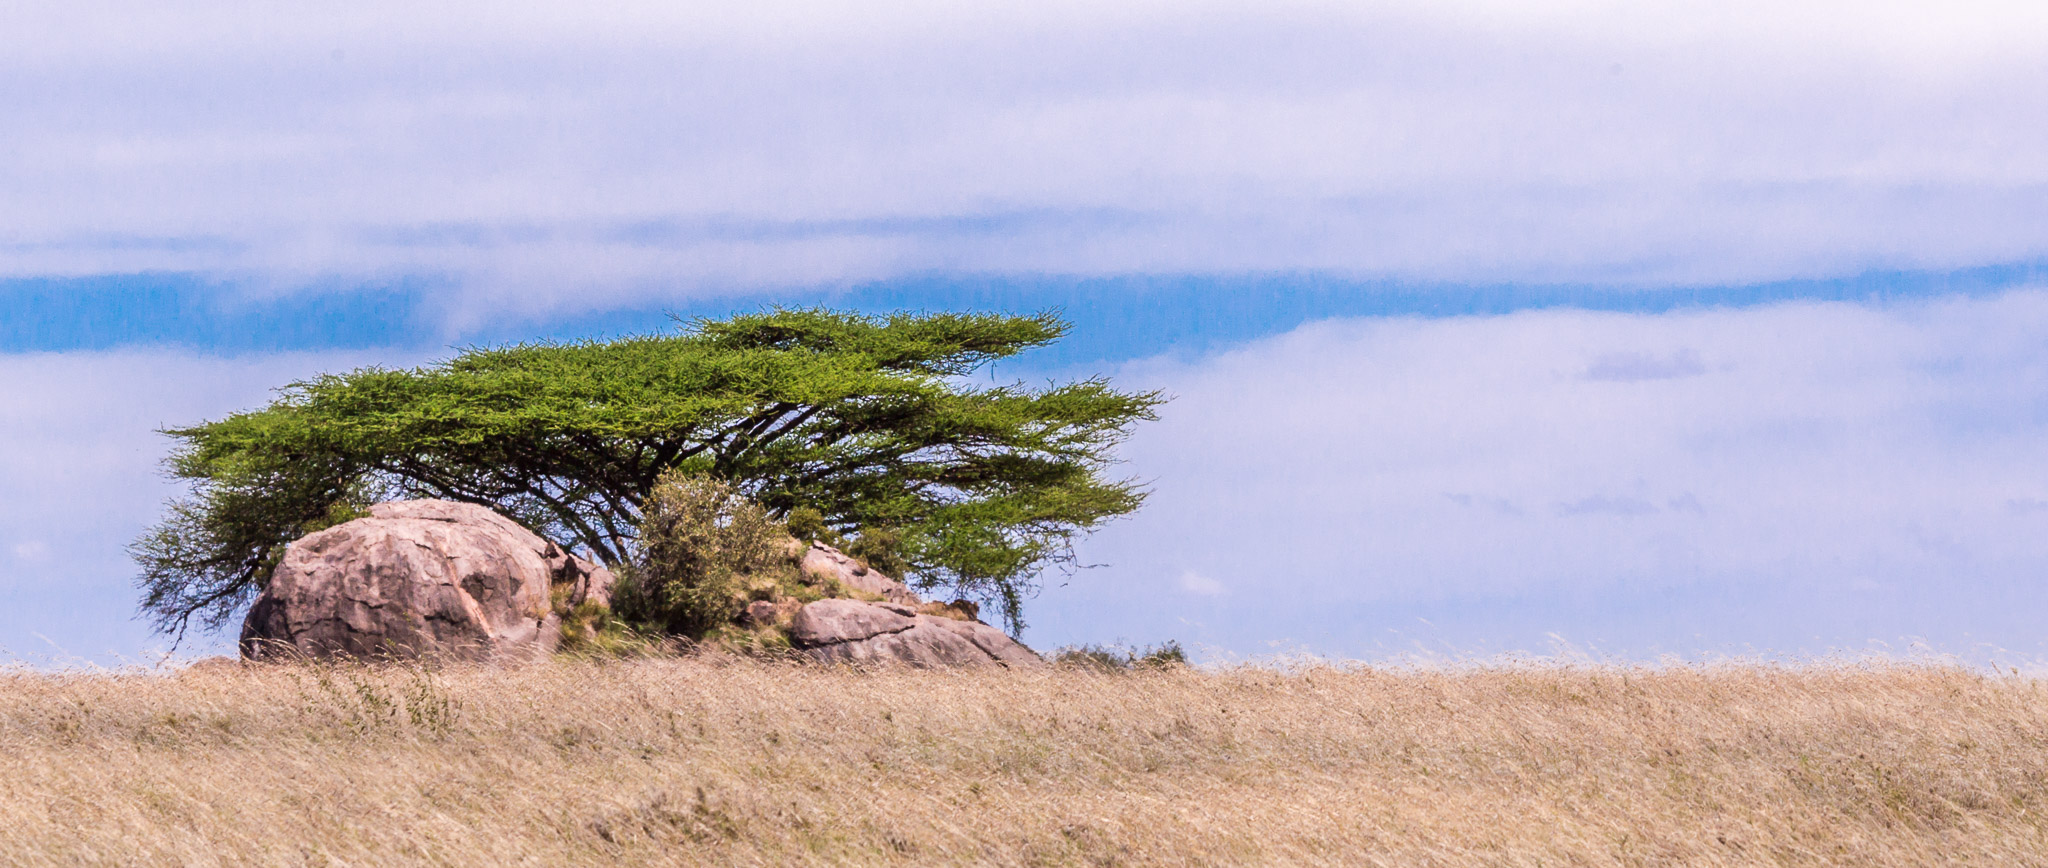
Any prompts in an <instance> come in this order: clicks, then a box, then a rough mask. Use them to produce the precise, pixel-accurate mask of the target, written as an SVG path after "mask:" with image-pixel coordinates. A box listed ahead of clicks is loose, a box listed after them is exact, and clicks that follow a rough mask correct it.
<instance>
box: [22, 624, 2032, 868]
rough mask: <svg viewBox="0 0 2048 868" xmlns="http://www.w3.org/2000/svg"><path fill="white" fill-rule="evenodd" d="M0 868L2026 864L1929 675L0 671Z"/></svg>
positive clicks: (1971, 721)
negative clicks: (85, 867) (79, 867)
mask: <svg viewBox="0 0 2048 868" xmlns="http://www.w3.org/2000/svg"><path fill="white" fill-rule="evenodd" d="M0 682H4V683H0V764H4V774H0V860H4V861H5V862H6V863H8V864H17V865H72V864H99V865H136V864H142V865H158V864H164V865H171V864H177V865H247V864H279V865H388V864H430V865H614V864H622V863H624V864H661V865H667V864H676V865H692V864H740V865H765V864H934V863H936V864H960V863H972V864H994V865H1040V864H1047V865H1060V864H1076V865H1119V864H1132V865H1138V864H1152V865H1165V864H1190V865H1203V864H1208V865H1276V864H1289V865H1295V864H1310V865H1312V864H1342V865H1376V864H1378V865H1528V866H1536V865H1823V864H1830V865H1938V864H1975V865H2044V864H2048V683H2044V682H2042V681H2039V680H2035V679H2031V678H2021V677H2009V678H2008V677H2001V676H1990V675H1984V674H1979V673H1974V672H1966V671H1963V670H1958V669H1953V668H1945V667H1936V666H1906V665H1878V666H1851V665H1817V666H1807V667H1764V666H1723V667H1708V668H1677V669H1661V670H1653V669H1632V668H1618V667H1577V668H1573V667H1544V666H1508V667H1499V668H1483V667H1473V668H1464V669H1447V670H1429V669H1373V668H1355V669H1338V668H1315V667H1295V668H1290V669H1285V670H1281V669H1275V668H1238V669H1228V670H1218V671H1203V670H1190V669H1185V668H1172V669H1164V670H1157V671H1137V672H1127V673H1118V672H1104V671H1095V670H1088V669H1075V668H1058V669H1050V670H1047V671H1043V672H1010V671H1002V670H988V671H975V672H929V671H871V672H860V671H851V670H832V669H824V668H804V667H797V666H793V665H783V664H776V663H762V662H754V661H744V660H731V659H717V658H698V659H648V660H636V661H628V662H575V661H564V662H555V663H547V664H539V665H533V666H528V667H523V668H514V669H504V668H485V667H474V668H440V669H435V668H422V667H410V668H408V667H399V666H386V667H363V666H291V665H280V666H262V667H247V668H244V667H238V666H227V665H219V666H205V667H199V668H195V669H192V670H189V671H185V672H182V673H142V672H133V673H70V674H47V673H34V672H25V671H24V672H16V673H13V674H10V675H5V676H0Z"/></svg>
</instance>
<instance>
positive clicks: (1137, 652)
mask: <svg viewBox="0 0 2048 868" xmlns="http://www.w3.org/2000/svg"><path fill="white" fill-rule="evenodd" d="M1053 663H1055V664H1057V665H1060V666H1070V667H1076V668H1082V669H1097V670H1101V671H1104V672H1130V671H1133V670H1139V669H1170V668H1173V667H1177V666H1186V665H1188V655H1187V652H1186V651H1184V650H1182V649H1181V647H1180V643H1179V642H1176V641H1172V640H1168V641H1167V642H1165V643H1163V644H1160V645H1156V646H1152V647H1149V648H1122V647H1115V646H1108V645H1076V646H1073V647H1070V648H1061V649H1060V650H1059V651H1058V652H1056V653H1055V654H1054V655H1053Z"/></svg>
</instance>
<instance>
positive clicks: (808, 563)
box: [802, 542, 922, 606]
mask: <svg viewBox="0 0 2048 868" xmlns="http://www.w3.org/2000/svg"><path fill="white" fill-rule="evenodd" d="M802 567H803V574H804V579H805V580H806V581H808V582H810V583H812V584H824V583H826V582H830V581H837V582H839V583H840V584H842V585H845V586H847V587H849V588H852V589H854V590H856V591H862V592H865V593H869V594H874V595H876V596H879V597H881V598H882V599H885V600H888V601H889V602H891V603H903V604H906V605H911V606H915V605H917V604H918V603H920V602H922V601H921V600H919V599H918V598H917V595H916V594H913V593H911V592H910V588H909V587H908V586H906V585H904V584H903V583H902V582H899V581H896V580H895V579H892V578H889V577H888V576H885V575H883V574H882V573H881V572H879V571H876V570H871V569H868V568H867V567H866V566H864V565H862V564H861V562H860V561H857V560H854V559H853V558H850V557H847V556H846V553H845V552H842V551H840V550H838V549H836V548H833V547H831V546H828V545H826V544H824V543H821V542H814V543H811V547H810V549H809V550H807V551H805V552H804V557H803V562H802Z"/></svg>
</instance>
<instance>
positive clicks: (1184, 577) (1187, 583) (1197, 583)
mask: <svg viewBox="0 0 2048 868" xmlns="http://www.w3.org/2000/svg"><path fill="white" fill-rule="evenodd" d="M1180 589H1181V590H1183V591H1186V592H1188V593H1190V594H1195V595H1198V596H1203V597H1213V596H1216V595H1217V594H1221V593H1223V583H1222V582H1219V581H1216V580H1215V579H1212V578H1209V577H1208V576H1205V575H1202V574H1201V573H1198V572H1195V571H1194V570H1188V571H1186V572H1183V573H1181V574H1180Z"/></svg>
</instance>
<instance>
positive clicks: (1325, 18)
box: [0, 0, 2048, 665]
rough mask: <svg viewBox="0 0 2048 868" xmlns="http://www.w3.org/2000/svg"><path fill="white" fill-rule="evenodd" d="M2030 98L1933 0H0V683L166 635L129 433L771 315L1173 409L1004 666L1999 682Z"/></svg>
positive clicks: (2046, 358)
mask: <svg viewBox="0 0 2048 868" xmlns="http://www.w3.org/2000/svg"><path fill="white" fill-rule="evenodd" d="M2042 80H2048V7H2044V6H2042V5H2041V4H2034V3H1995V2H1969V0H1960V2H1947V3H1940V4H1936V3H1905V2H1858V3H1848V2H1827V0H1819V2H1813V3H1805V4H1783V3H1763V2H1747V0H1725V2H1712V3H1708V2H1663V3H1649V4H1645V3H1621V2H1570V0H1535V2H1513V3H1509V2H1427V3H1423V2H1414V3H1407V2H1384V3H1358V2H1346V3H1288V2H1260V3H1212V2H1176V3H1171V4H1168V3H1144V2H1132V3H1118V4H1103V3H1061V2H1042V3H1031V4H1009V5H1000V4H954V3H890V2H880V3H877V2H864V3H819V2H796V3H778V2H763V3H753V4H738V5H734V4H717V5H714V4H679V3H658V4H657V3H606V2H595V3H578V4H535V3H518V2H510V3H507V2H498V3H490V4H484V3H463V2H455V3H446V4H429V5H424V6H423V5H421V4H396V3H386V2H377V0H367V2H351V3H346V4H342V3H318V2H311V3H293V4H277V3H264V2H246V0H244V2H232V3H229V2H204V0H202V2H195V3H184V4H175V5H172V6H166V5H164V4H153V3H140V2H136V3H123V2H109V3H95V2H80V3H72V4H29V3H14V2H5V0H0V117H6V118H7V119H8V121H7V123H5V124H0V382H4V383H5V384H6V385H5V388H4V391H0V443H5V444H6V447H7V448H6V449H5V450H0V564H4V565H5V566H6V567H8V569H7V570H6V571H5V577H4V578H0V656H9V657H12V658H14V659H21V660H29V661H39V662H44V663H54V664H56V665H66V664H70V663H84V662H101V663H104V662H112V661H134V660H142V659H147V658H148V657H149V655H151V654H153V653H156V652H159V651H161V650H163V649H164V648H165V642H164V640H163V639H162V638H161V637H156V636H152V635H151V634H150V633H149V631H148V629H147V628H146V626H145V625H143V624H142V623H141V622H138V621H136V620H135V619H134V618H133V614H134V607H135V601H136V594H135V591H134V589H133V585H132V581H133V572H134V571H133V568H132V565H131V564H130V563H129V562H128V561H127V559H126V555H125V554H124V553H123V550H122V547H123V545H124V544H125V543H126V542H127V541H128V540H130V539H132V538H134V536H135V535H136V534H138V533H140V532H141V531H142V529H143V528H145V527H147V526H148V525H149V524H150V523H151V522H152V521H153V520H154V519H155V517H156V516H157V515H158V514H159V510H160V509H161V506H162V503H163V500H164V499H165V498H166V497H169V496H172V495H174V494H175V493H176V491H177V489H176V488H175V486H173V485H172V484H171V483H170V482H169V481H167V480H165V479H164V478H162V476H161V475H160V474H159V473H158V471H157V469H156V468H157V463H158V461H159V460H160V459H161V457H162V455H163V454H164V452H165V450H166V448H167V446H168V445H169V444H168V441H167V440H165V438H163V437H161V436H160V435H157V434H156V433H154V432H155V430H156V429H158V428H160V427H163V426H166V425H177V424H185V423H190V422H194V421H199V420H203V419H212V418H218V417H220V416H222V415H224V414H227V413H231V412H234V411H236V410H242V409H250V408H254V407H257V406H261V405H262V404H263V403H264V402H266V401H267V400H268V399H269V398H270V397H271V394H272V392H271V390H273V389H274V388H276V387H278V386H280V385H282V384H284V383H286V382H289V381H291V380H292V379H295V378H299V377H303V376H307V375H310V374H313V373H317V372H321V371H336V370H346V369H350V368H353V367H357V366H362V365H369V364H382V365H410V364H418V363H422V362H426V361H431V360H435V359H441V358H446V357H448V356H450V355H451V354H453V353H454V352H456V351H457V350H458V348H460V347H464V346H474V345H487V344H492V343H503V342H510V341H525V340H543V339H574V338H584V337H605V336H616V335H623V334H636V333H646V332H650V331H657V330H661V329H665V328H669V327H671V326H670V323H671V321H672V320H671V317H672V316H675V315H682V316H718V315H722V314H726V313H730V312H734V311H742V310H756V309H760V308H762V307H764V306H768V305H774V304H793V305H816V304H823V305H831V306H835V307H842V308H849V309H855V310H862V311H869V312H885V311H891V310H906V309H908V310H997V311H1013V312H1033V311H1039V310H1045V309H1056V310H1058V311H1060V312H1061V313H1062V314H1063V315H1064V316H1066V317H1067V318H1068V319H1070V320H1071V321H1072V322H1073V323H1074V331H1073V334H1072V335H1071V337H1069V338H1068V339H1067V340H1066V341H1063V342H1062V343H1061V344H1060V345H1057V346H1055V347H1052V348H1048V349H1046V350H1042V351H1039V352H1037V353H1034V354H1032V355H1029V356H1026V357H1022V358H1019V359H1015V360H1011V361H1007V362H1005V363H1003V364H1001V365H999V366H997V369H996V370H995V372H994V376H996V377H998V378H1001V379H1022V380H1025V381H1029V382H1044V381H1045V380H1046V378H1071V377H1077V376H1090V375H1095V374H1106V375H1109V376H1111V377H1112V378H1113V379H1115V380H1116V381H1117V382H1118V383H1119V384H1122V385H1126V386H1130V387H1142V388H1156V389H1161V390H1163V391H1165V392H1166V393H1168V394H1170V395H1171V396H1173V401H1172V402H1171V403H1170V404H1168V405H1167V406H1166V407H1165V409H1164V410H1163V412H1162V416H1161V419H1160V420H1159V421H1158V422H1156V423H1151V424H1148V425H1146V426H1144V427H1143V428H1141V429H1140V430H1139V431H1138V432H1137V434H1136V435H1135V436H1134V437H1133V438H1132V440H1131V441H1130V442H1129V443H1128V444H1127V445H1126V447H1125V448H1124V450H1123V452H1122V453H1121V455H1120V457H1121V458H1122V459H1123V462H1124V463H1123V464H1122V465H1120V466H1121V468H1122V470H1123V471H1124V472H1126V473H1128V474H1129V475H1131V476H1133V477H1136V478H1139V479H1141V480H1144V481H1145V482H1146V484H1147V485H1148V486H1149V487H1150V489H1151V491H1152V495H1151V498H1150V500H1149V501H1148V503H1147V505H1146V506H1145V507H1144V508H1143V509H1142V510H1141V511H1139V512H1138V513H1136V514H1135V515H1133V516H1131V517H1129V518H1128V519H1125V520H1123V521H1119V522H1117V523H1114V524H1112V525H1111V526H1109V527H1108V528H1106V529H1104V530H1103V531H1101V532H1100V533H1098V534H1096V535H1095V536H1094V537H1092V538H1090V539H1089V540H1087V541H1086V542H1085V543H1084V544H1083V547H1082V550H1081V555H1082V559H1083V561H1084V562H1085V563H1088V564H1091V565H1093V566H1091V567H1090V568H1088V569H1084V570H1080V571H1078V572H1076V573H1074V574H1073V575H1063V574H1053V575H1049V576H1047V582H1046V588H1045V590H1044V592H1043V593H1042V594H1040V595H1039V596H1038V597H1037V598H1036V599H1034V600H1033V601H1032V602H1031V603H1030V604H1029V608H1028V609H1027V617H1028V619H1029V620H1030V622H1031V625H1032V626H1031V627H1030V629H1029V630H1027V632H1026V633H1025V637H1024V638H1025V639H1026V641H1028V642H1030V643H1031V644H1033V645H1035V646H1037V647H1041V648H1053V647H1059V646H1062V645H1067V644H1074V643H1102V642H1124V643H1131V644H1140V645H1142V644H1150V643H1157V642H1163V641H1167V640H1177V641H1180V642H1182V643H1183V644H1184V645H1187V646H1188V647H1189V648H1190V649H1191V650H1194V651H1195V652H1196V653H1197V656H1199V657H1201V658H1203V659H1211V660H1241V659H1254V658H1259V657H1262V656H1270V655H1274V654H1314V655H1322V656H1330V657H1342V658H1363V659H1389V658H1396V657H1403V658H1412V657H1417V656H1421V657H1432V658H1435V657H1448V658H1453V659H1462V658H1468V657H1484V656H1488V655H1497V654H1517V653H1521V654H1535V655H1557V654H1566V655H1573V654H1577V655H1588V656H1592V657H1598V658H1603V659H1605V658H1619V659H1632V660H1654V659H1662V658H1665V657H1677V658H1681V659H1707V658H1713V657H1716V656H1757V655H1762V656H1772V655H1779V656H1797V657H1810V656H1816V655H1828V654H1859V653H1868V652H1873V651H1875V652H1883V653H1907V652H1914V653H1918V652H1923V651H1924V652H1930V653H1939V654H1953V655H1957V656H1960V657H1964V658H1967V659H1971V660H1975V661H1992V662H1999V663H2000V664H2001V665H2003V664H2004V663H2006V662H2012V663H2015V664H2025V663H2031V661H2034V660H2035V659H2036V658H2037V657H2039V656H2040V655H2043V654H2048V644H2044V642H2048V634H2044V633H2043V631H2042V630H2041V629H2040V628H2039V627H2038V626H2037V625H2036V624H2037V621H2038V619H2035V618H2032V617H2031V613H2037V612H2040V611H2043V610H2044V607H2043V605H2042V604H2043V603H2048V590H2043V588H2044V587H2048V583H2044V582H2043V581H2042V580H2041V577H2042V576H2044V575H2048V543H2044V542H2042V541H2041V540H2048V461H2044V460H2043V459H2044V458H2048V445H2044V444H2048V436H2044V435H2048V150H2044V149H2042V148H2041V147H2039V142H2040V141H2041V140H2042V138H2043V135H2044V134H2048V90H2044V89H2042V88H2040V87H2039V86H2038V83H2039V82H2040V81H2042ZM225 641H226V637H220V636H210V637H199V638H197V639H195V640H190V641H188V643H187V646H186V648H185V649H184V650H185V651H186V652H187V653H211V652H215V651H218V650H220V649H222V648H224V647H225Z"/></svg>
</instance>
